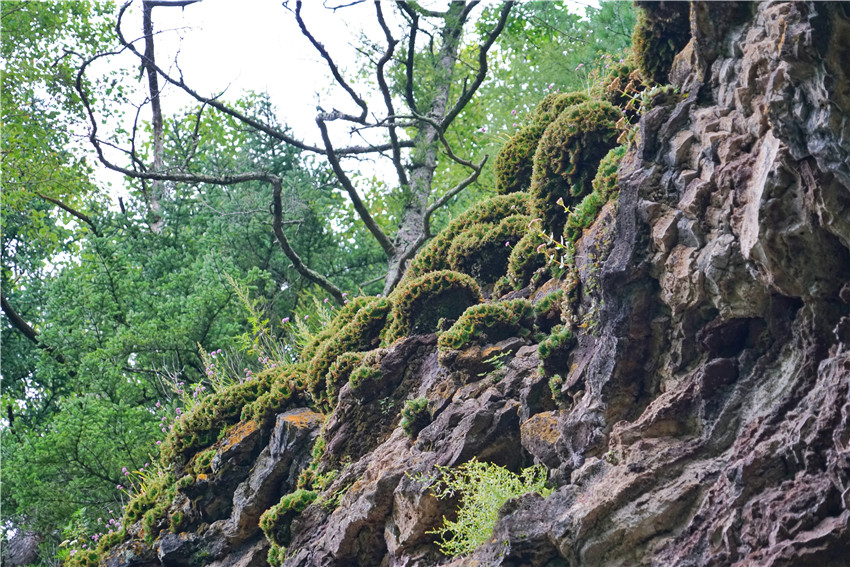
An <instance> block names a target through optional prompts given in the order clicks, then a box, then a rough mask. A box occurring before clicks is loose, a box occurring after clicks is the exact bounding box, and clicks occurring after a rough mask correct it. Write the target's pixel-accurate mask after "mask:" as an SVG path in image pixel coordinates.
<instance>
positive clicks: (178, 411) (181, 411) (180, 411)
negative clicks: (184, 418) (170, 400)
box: [174, 408, 183, 415]
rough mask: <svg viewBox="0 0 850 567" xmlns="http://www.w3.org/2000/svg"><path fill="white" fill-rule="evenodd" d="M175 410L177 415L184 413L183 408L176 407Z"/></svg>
mask: <svg viewBox="0 0 850 567" xmlns="http://www.w3.org/2000/svg"><path fill="white" fill-rule="evenodd" d="M174 411H175V412H177V415H180V414H181V413H183V410H181V409H180V408H174Z"/></svg>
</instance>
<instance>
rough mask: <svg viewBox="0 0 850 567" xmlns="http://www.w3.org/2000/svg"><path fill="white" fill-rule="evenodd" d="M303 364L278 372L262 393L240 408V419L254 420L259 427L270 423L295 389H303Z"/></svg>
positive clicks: (263, 427)
mask: <svg viewBox="0 0 850 567" xmlns="http://www.w3.org/2000/svg"><path fill="white" fill-rule="evenodd" d="M305 372H306V371H305V370H304V365H303V364H301V365H297V366H295V367H291V368H289V369H287V370H286V371H284V372H282V373H281V374H280V377H279V378H278V379H277V380H275V381H274V382H273V383H272V384H271V386H270V387H269V388H268V391H266V392H265V393H264V394H263V395H261V396H259V397H258V398H257V399H256V400H254V401H253V402H250V403H248V404H245V407H244V408H242V414H241V419H242V421H252V420H253V421H256V422H257V424H258V425H259V427H260V428H261V429H265V427H266V426H268V425H270V424H271V421H272V419H273V418H274V416H275V415H276V414H278V413H280V412H281V411H282V410H283V409H284V408H285V407H286V406H287V405H288V403H289V399H290V398H291V397H292V396H293V394H294V393H295V392H297V391H299V392H300V391H303V390H304V379H303V378H302V376H303V375H304V374H305Z"/></svg>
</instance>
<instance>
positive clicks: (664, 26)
mask: <svg viewBox="0 0 850 567" xmlns="http://www.w3.org/2000/svg"><path fill="white" fill-rule="evenodd" d="M635 5H637V7H638V17H637V24H636V25H635V29H634V31H633V32H632V49H633V51H634V54H635V58H636V60H637V66H638V69H640V74H641V75H642V76H643V78H644V79H645V80H646V81H652V82H655V83H661V84H663V83H667V82H668V76H669V74H670V69H671V67H672V66H673V58H674V57H676V54H677V53H679V52H680V51H681V50H682V49H684V47H685V46H686V45H687V44H688V41H689V40H690V35H691V33H690V30H691V26H690V3H688V2H669V1H668V2H647V1H636V2H635Z"/></svg>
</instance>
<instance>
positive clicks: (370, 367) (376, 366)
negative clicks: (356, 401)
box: [348, 349, 386, 390]
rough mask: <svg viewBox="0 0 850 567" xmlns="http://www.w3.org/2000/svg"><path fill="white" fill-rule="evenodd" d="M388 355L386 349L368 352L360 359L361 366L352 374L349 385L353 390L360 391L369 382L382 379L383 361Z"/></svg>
mask: <svg viewBox="0 0 850 567" xmlns="http://www.w3.org/2000/svg"><path fill="white" fill-rule="evenodd" d="M385 354H386V350H385V349H376V350H373V351H371V352H367V353H365V354H364V355H363V357H362V358H361V359H360V365H359V366H358V367H357V368H355V369H354V371H352V372H351V376H350V377H349V378H348V385H349V386H350V387H351V388H352V389H353V390H356V389H360V388H362V387H364V386H366V385H367V384H368V383H369V382H374V381H377V380H380V379H381V368H380V367H381V359H382V358H383V356H384V355H385Z"/></svg>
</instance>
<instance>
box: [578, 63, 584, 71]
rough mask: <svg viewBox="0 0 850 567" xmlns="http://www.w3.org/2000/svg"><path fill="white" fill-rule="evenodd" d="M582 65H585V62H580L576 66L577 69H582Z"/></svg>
mask: <svg viewBox="0 0 850 567" xmlns="http://www.w3.org/2000/svg"><path fill="white" fill-rule="evenodd" d="M582 67H584V63H579V64H578V65H577V66H576V71H578V70H579V69H581V68H582Z"/></svg>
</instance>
